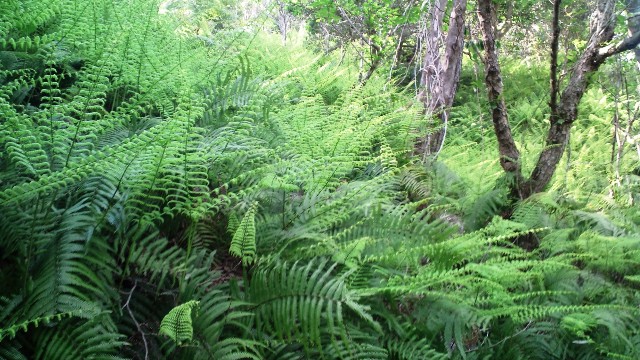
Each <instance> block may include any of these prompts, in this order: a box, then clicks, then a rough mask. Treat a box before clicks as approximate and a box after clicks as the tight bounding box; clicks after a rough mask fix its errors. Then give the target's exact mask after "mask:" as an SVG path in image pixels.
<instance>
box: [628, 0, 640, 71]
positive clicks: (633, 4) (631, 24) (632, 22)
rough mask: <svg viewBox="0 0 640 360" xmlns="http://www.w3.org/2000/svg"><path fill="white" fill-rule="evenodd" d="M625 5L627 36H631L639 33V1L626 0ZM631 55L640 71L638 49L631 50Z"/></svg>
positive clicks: (639, 51)
mask: <svg viewBox="0 0 640 360" xmlns="http://www.w3.org/2000/svg"><path fill="white" fill-rule="evenodd" d="M626 5H627V6H626V8H627V12H628V13H629V19H627V27H628V28H629V36H633V35H635V34H638V33H640V0H627V4H626ZM633 53H634V55H635V56H636V61H637V62H638V69H640V47H638V46H636V47H635V48H633Z"/></svg>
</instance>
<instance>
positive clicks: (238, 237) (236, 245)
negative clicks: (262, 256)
mask: <svg viewBox="0 0 640 360" xmlns="http://www.w3.org/2000/svg"><path fill="white" fill-rule="evenodd" d="M256 207H257V206H256V205H253V206H251V207H250V208H249V211H247V213H246V214H245V215H244V217H243V218H242V221H240V224H238V225H237V226H234V225H233V224H232V223H231V221H230V222H229V225H230V226H229V228H232V227H235V228H236V230H235V233H234V234H233V238H232V239H231V247H230V248H229V253H230V254H232V255H234V256H237V257H239V258H240V259H242V263H243V264H244V265H247V264H251V263H252V262H254V261H255V256H256V224H255V216H256Z"/></svg>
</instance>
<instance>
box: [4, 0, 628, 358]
mask: <svg viewBox="0 0 640 360" xmlns="http://www.w3.org/2000/svg"><path fill="white" fill-rule="evenodd" d="M114 5H116V6H114ZM352 5H353V4H352ZM354 6H355V5H354ZM359 6H360V5H359ZM361 6H362V7H363V8H364V7H367V9H368V10H367V11H369V12H368V14H371V15H372V16H374V15H375V16H378V17H380V16H387V15H388V16H391V17H393V16H395V15H397V14H396V13H395V12H394V11H397V10H399V8H394V7H390V8H387V10H389V11H390V12H388V13H385V12H380V11H379V9H378V8H379V7H384V6H382V5H380V4H373V2H365V3H362V4H361ZM219 10H220V12H219V14H220V21H224V19H222V17H223V15H224V14H225V13H224V11H223V9H219ZM157 13H158V8H157V4H156V2H153V1H146V0H140V1H129V2H127V4H124V3H122V2H116V3H113V2H111V1H101V0H96V1H93V2H91V3H90V4H87V3H86V2H83V1H77V2H76V1H55V0H48V1H21V2H19V1H5V2H2V4H0V23H1V24H2V25H1V26H0V36H1V39H2V41H1V42H0V46H1V49H0V63H1V64H2V67H0V109H1V111H2V116H3V121H2V123H1V124H0V150H1V151H0V212H2V214H3V217H2V218H1V219H0V270H1V271H0V283H2V284H3V286H2V291H1V292H0V324H2V325H1V326H0V357H2V358H13V359H28V358H35V359H75V358H78V359H80V358H82V359H84V358H118V357H122V358H133V359H144V358H153V359H156V358H157V359H162V358H171V359H305V358H314V357H317V358H323V359H389V358H391V359H425V358H429V359H444V358H466V359H483V358H509V359H511V358H513V359H548V358H558V359H562V358H565V359H589V358H605V357H611V358H638V357H640V353H639V351H640V350H639V349H640V337H638V335H636V334H638V333H640V331H639V330H640V323H639V321H638V306H637V305H638V301H639V299H638V294H637V288H638V282H639V281H638V272H639V271H640V258H639V257H638V254H639V252H638V248H639V247H640V242H639V240H638V238H639V235H638V234H640V229H639V227H638V213H637V209H635V207H633V204H634V201H636V200H634V199H637V198H638V191H637V187H634V185H633V183H632V182H631V181H632V177H631V174H632V171H634V166H636V165H637V164H634V163H633V162H632V161H629V160H628V159H629V158H630V157H624V156H623V157H622V159H621V162H620V167H619V173H620V174H619V176H617V175H615V171H614V169H613V168H612V167H611V166H610V163H609V161H610V160H609V156H610V152H608V149H609V148H608V146H609V145H608V144H610V143H609V141H610V138H609V137H608V136H609V135H608V134H609V132H608V129H609V128H608V126H609V125H608V124H609V120H608V119H610V113H611V111H614V110H615V109H618V110H619V111H621V109H622V108H621V107H620V106H621V105H620V104H622V103H621V102H618V103H616V102H615V101H614V102H612V101H611V100H610V95H609V94H608V93H607V92H605V91H604V90H592V91H590V92H589V93H588V94H586V95H585V96H586V99H587V101H585V103H584V104H583V107H584V110H583V109H581V110H583V111H582V112H581V114H583V115H581V116H582V118H581V119H580V121H581V123H583V124H584V126H583V127H577V128H576V132H575V133H574V134H573V135H572V136H573V138H572V139H573V140H572V144H571V150H572V152H571V157H570V158H568V159H567V166H565V167H563V168H562V169H561V170H559V173H558V174H557V176H556V179H555V182H554V183H553V185H552V187H551V189H550V191H549V192H547V193H543V194H538V195H535V196H533V197H531V198H530V199H528V200H527V201H523V202H519V203H515V204H514V203H510V202H509V201H508V196H507V193H506V191H507V187H508V186H507V185H508V184H509V181H511V180H510V179H505V178H503V177H502V175H501V174H502V173H501V171H500V169H499V165H498V163H497V157H496V156H495V146H496V144H495V140H493V139H492V138H491V137H490V136H488V134H489V131H490V126H489V124H487V118H486V115H484V117H483V115H482V114H483V109H485V108H486V105H487V104H485V103H483V102H482V101H477V100H476V99H477V97H476V96H475V95H474V94H475V92H474V90H473V87H474V86H477V83H478V82H477V81H476V82H473V81H472V82H471V84H469V83H468V82H467V83H464V84H466V85H462V87H461V95H460V99H462V100H461V101H460V103H458V105H457V106H456V108H454V109H453V111H452V116H451V129H450V136H449V137H448V140H447V141H449V142H450V143H447V145H446V146H445V148H444V150H443V152H442V153H441V157H440V159H441V160H440V161H436V162H432V163H429V164H421V163H418V162H416V161H413V160H412V159H410V153H411V149H412V141H413V139H414V137H415V136H416V135H415V134H416V133H417V129H418V128H419V127H420V125H421V124H420V122H421V121H422V120H423V117H422V114H421V109H420V107H419V105H416V106H415V107H414V106H413V105H411V104H412V102H411V97H412V95H411V94H405V93H403V92H402V91H399V90H397V89H393V88H392V87H391V86H389V85H388V84H387V81H386V79H379V78H376V77H373V78H371V79H370V80H369V81H368V82H367V84H366V85H358V81H357V75H358V70H357V69H356V68H354V67H351V66H349V65H348V64H345V63H343V62H342V59H340V58H337V57H333V56H332V55H328V56H318V55H315V54H311V53H310V52H309V51H307V50H305V49H304V48H302V47H294V46H292V47H291V48H285V47H282V46H280V45H277V43H278V39H273V38H271V37H269V36H266V35H263V34H257V35H256V34H253V35H252V34H245V33H243V32H240V31H238V32H233V31H227V30H224V31H222V32H221V33H220V34H208V35H207V36H209V35H210V39H209V40H211V41H206V42H203V41H202V39H200V38H198V37H197V36H194V34H193V32H190V31H188V30H189V29H192V27H191V26H193V23H191V22H190V21H191V20H192V19H189V20H185V21H186V23H185V22H180V20H181V18H180V17H177V16H176V17H172V16H167V15H165V16H161V15H158V14H157ZM385 14H386V15H385ZM394 14H395V15H394ZM214 15H215V14H212V13H210V14H209V15H206V16H214ZM392 15H393V16H392ZM215 16H218V15H215ZM182 20H184V19H182ZM389 20H390V21H395V20H397V18H396V19H395V20H394V19H389ZM394 24H397V23H394ZM229 34H234V36H233V37H229ZM254 35H255V36H254ZM506 68H507V69H510V70H511V71H513V72H514V73H517V74H519V75H520V76H521V77H523V78H524V79H526V81H525V82H524V84H525V85H524V86H523V87H522V88H518V89H513V93H512V94H511V95H508V96H513V97H514V99H511V100H510V101H509V103H511V104H513V109H511V110H510V111H511V114H513V115H512V117H513V119H512V120H513V123H514V124H515V126H514V131H515V132H516V134H517V137H518V138H519V142H520V143H521V144H522V145H523V146H522V148H523V149H525V150H526V152H527V153H528V150H536V149H537V148H536V147H537V146H538V145H532V144H537V143H539V140H540V135H541V134H542V131H541V129H542V128H544V121H543V119H544V117H545V114H543V113H542V110H541V109H542V108H541V107H540V106H538V104H543V103H545V102H546V99H545V97H544V96H543V95H540V94H542V93H543V91H542V89H545V86H546V84H540V83H538V82H537V81H536V80H535V79H536V78H539V76H538V77H536V76H533V75H532V74H536V73H538V72H541V71H542V70H538V68H533V67H532V68H527V67H524V66H521V65H518V64H517V63H514V64H510V65H507V66H506ZM465 76H467V78H468V79H472V78H473V75H471V74H466V75H465ZM520 83H522V82H520ZM474 84H475V85H474ZM509 86H510V85H509V84H507V87H509ZM505 94H510V93H509V92H506V93H505ZM518 99H520V100H519V101H515V100H518ZM487 129H489V130H487ZM525 144H526V146H524V145H525ZM586 144H589V146H587V145H586ZM627 153H628V152H627ZM627 153H625V154H627ZM523 161H524V163H523V166H524V167H525V168H526V167H527V166H530V165H531V163H532V162H533V159H531V158H530V155H527V154H524V155H523ZM623 178H624V179H629V180H628V181H629V183H628V184H627V185H624V186H623V182H622V180H620V179H623ZM618 180H620V181H618ZM618 184H619V185H618ZM258 204H259V206H258ZM508 210H511V211H508ZM507 215H509V216H510V218H509V219H508V220H507V219H503V218H502V216H507ZM523 242H533V243H536V244H539V247H538V248H537V249H536V250H534V251H525V250H523V249H522V248H520V247H519V246H518V244H521V243H523Z"/></svg>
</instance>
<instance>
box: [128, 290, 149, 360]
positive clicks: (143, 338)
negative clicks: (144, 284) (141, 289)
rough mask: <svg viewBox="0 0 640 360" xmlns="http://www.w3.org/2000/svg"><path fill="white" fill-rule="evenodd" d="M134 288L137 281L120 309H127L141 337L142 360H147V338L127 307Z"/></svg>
mask: <svg viewBox="0 0 640 360" xmlns="http://www.w3.org/2000/svg"><path fill="white" fill-rule="evenodd" d="M136 286H138V280H136V281H135V282H134V283H133V287H132V288H131V291H129V296H128V297H127V302H125V303H124V305H123V306H122V309H124V308H127V312H128V313H129V316H131V320H133V323H134V324H136V328H137V329H138V332H139V333H140V336H142V342H143V343H144V360H149V345H148V344H147V338H146V337H145V336H144V331H142V328H141V327H140V323H139V322H138V321H137V320H136V317H135V316H133V311H131V307H129V302H130V301H131V296H133V291H134V290H135V289H136Z"/></svg>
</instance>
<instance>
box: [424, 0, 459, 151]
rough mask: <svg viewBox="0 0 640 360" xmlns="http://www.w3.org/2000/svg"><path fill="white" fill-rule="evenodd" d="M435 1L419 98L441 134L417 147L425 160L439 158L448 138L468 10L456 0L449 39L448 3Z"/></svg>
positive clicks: (427, 139)
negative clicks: (445, 23)
mask: <svg viewBox="0 0 640 360" xmlns="http://www.w3.org/2000/svg"><path fill="white" fill-rule="evenodd" d="M434 1H435V2H434V4H433V5H432V13H431V19H430V22H429V26H428V28H427V30H426V33H425V34H424V47H425V54H424V59H423V64H422V73H421V77H420V82H421V86H422V90H421V91H420V93H419V94H418V98H419V99H420V101H422V103H423V104H424V109H425V115H426V116H427V117H428V118H434V119H438V124H437V126H438V130H436V131H435V132H432V133H430V134H428V135H427V136H426V137H425V138H423V139H419V140H418V142H417V143H416V151H417V152H418V153H419V154H423V155H425V156H428V155H437V154H438V153H439V152H440V149H441V148H442V145H443V143H444V139H445V136H446V127H447V122H448V118H449V108H450V107H451V105H453V98H454V97H455V94H456V89H457V86H458V81H459V79H460V68H461V64H462V50H463V48H464V42H463V40H464V16H465V12H466V8H467V0H453V8H452V9H451V14H450V15H449V31H448V33H447V34H446V38H445V37H444V34H443V31H442V28H443V19H444V15H445V9H446V6H447V0H434ZM443 47H444V49H443Z"/></svg>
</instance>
